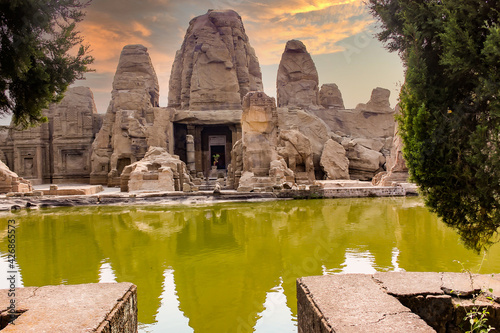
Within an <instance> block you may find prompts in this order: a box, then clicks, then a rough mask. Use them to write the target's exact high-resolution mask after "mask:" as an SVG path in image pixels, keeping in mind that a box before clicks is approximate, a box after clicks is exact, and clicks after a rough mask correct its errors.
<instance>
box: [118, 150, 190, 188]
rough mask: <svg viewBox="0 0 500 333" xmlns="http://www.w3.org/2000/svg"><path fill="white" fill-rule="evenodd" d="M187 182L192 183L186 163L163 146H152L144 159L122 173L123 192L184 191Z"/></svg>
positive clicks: (129, 166) (127, 167)
mask: <svg viewBox="0 0 500 333" xmlns="http://www.w3.org/2000/svg"><path fill="white" fill-rule="evenodd" d="M185 183H187V184H189V183H191V181H190V176H189V173H188V170H187V167H186V164H185V163H184V162H182V161H181V160H180V159H179V158H178V157H177V156H172V155H170V154H169V153H168V152H167V150H166V149H165V148H161V147H150V148H149V150H148V151H147V153H146V155H145V156H144V158H143V159H142V160H140V161H137V162H135V163H132V164H131V165H128V166H126V167H125V168H124V170H123V173H122V174H121V191H122V192H131V191H145V190H151V191H155V190H156V191H182V190H183V185H184V184H185ZM190 185H191V184H190Z"/></svg>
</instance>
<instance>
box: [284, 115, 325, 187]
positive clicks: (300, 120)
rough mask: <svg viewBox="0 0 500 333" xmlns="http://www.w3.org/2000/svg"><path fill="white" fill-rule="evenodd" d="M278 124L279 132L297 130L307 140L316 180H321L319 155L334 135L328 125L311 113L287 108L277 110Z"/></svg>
mask: <svg viewBox="0 0 500 333" xmlns="http://www.w3.org/2000/svg"><path fill="white" fill-rule="evenodd" d="M278 124H279V128H280V130H289V129H294V130H298V131H299V132H301V133H302V134H303V135H304V136H305V137H307V139H309V141H310V143H311V149H312V153H313V163H314V170H315V172H316V178H317V179H322V178H323V174H322V173H323V172H322V169H321V166H320V159H321V154H322V153H323V147H324V145H325V143H326V142H327V141H328V140H329V139H330V138H332V136H333V135H334V134H333V133H332V132H331V130H330V128H329V127H328V125H326V123H325V122H324V121H323V120H321V119H320V118H319V117H317V116H316V115H315V114H313V113H312V112H309V111H305V110H289V109H287V108H279V109H278Z"/></svg>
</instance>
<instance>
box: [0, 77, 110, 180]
mask: <svg viewBox="0 0 500 333" xmlns="http://www.w3.org/2000/svg"><path fill="white" fill-rule="evenodd" d="M43 114H44V115H45V116H46V117H47V118H48V122H47V123H43V124H41V125H40V126H38V127H34V128H29V129H26V130H23V131H20V130H17V129H15V128H13V127H12V126H11V128H10V129H9V131H8V135H7V138H6V139H5V141H4V142H3V143H2V146H1V147H2V148H1V150H2V152H3V154H4V161H5V164H6V165H7V166H8V167H9V168H10V169H11V170H12V171H14V172H15V173H17V174H18V175H19V176H20V177H23V178H25V179H27V180H30V181H31V182H32V183H33V184H34V185H36V184H42V183H78V182H80V183H88V182H89V177H90V171H91V165H90V156H91V148H92V142H93V141H94V138H95V136H96V134H97V132H98V131H99V128H100V126H101V123H102V117H101V115H99V114H98V113H97V109H96V107H95V104H94V96H93V94H92V92H91V91H90V89H89V88H86V87H74V88H69V89H68V91H67V92H66V94H65V97H64V98H63V100H62V101H61V102H60V103H58V104H52V105H50V107H49V109H48V110H45V111H44V112H43Z"/></svg>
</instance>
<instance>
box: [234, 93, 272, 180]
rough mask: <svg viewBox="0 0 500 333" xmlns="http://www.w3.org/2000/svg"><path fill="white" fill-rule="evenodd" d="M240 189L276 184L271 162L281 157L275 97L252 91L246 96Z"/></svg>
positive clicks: (242, 125) (243, 116) (244, 102)
mask: <svg viewBox="0 0 500 333" xmlns="http://www.w3.org/2000/svg"><path fill="white" fill-rule="evenodd" d="M241 128H242V139H241V141H242V162H243V163H242V166H243V170H242V173H241V179H240V180H239V186H240V188H249V189H253V188H254V187H266V186H273V185H274V180H272V179H271V178H270V177H269V172H270V169H271V162H272V161H274V160H277V159H278V153H277V151H276V147H277V145H278V113H277V111H276V102H275V100H274V98H272V97H268V96H267V95H266V94H265V93H264V92H250V93H248V94H247V95H246V96H245V97H244V99H243V114H242V116H241Z"/></svg>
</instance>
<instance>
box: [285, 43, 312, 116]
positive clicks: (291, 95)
mask: <svg viewBox="0 0 500 333" xmlns="http://www.w3.org/2000/svg"><path fill="white" fill-rule="evenodd" d="M318 84H319V79H318V71H317V70H316V65H315V64H314V61H313V60H312V58H311V55H310V54H309V53H308V52H307V49H306V46H305V45H304V43H302V42H301V41H299V40H290V41H288V42H287V43H286V46H285V51H284V52H283V55H282V56H281V62H280V65H279V68H278V78H277V81H276V88H277V94H278V95H277V96H278V107H289V108H292V107H298V108H311V107H317V106H318V105H319V91H318Z"/></svg>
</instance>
